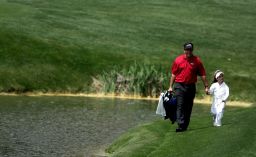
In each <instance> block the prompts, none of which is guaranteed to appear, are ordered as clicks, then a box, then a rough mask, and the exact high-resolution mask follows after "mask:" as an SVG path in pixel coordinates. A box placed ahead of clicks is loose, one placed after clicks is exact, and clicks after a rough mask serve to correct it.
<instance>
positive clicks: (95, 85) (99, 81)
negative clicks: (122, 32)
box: [91, 63, 169, 97]
mask: <svg viewBox="0 0 256 157" xmlns="http://www.w3.org/2000/svg"><path fill="white" fill-rule="evenodd" d="M168 78H169V72H165V71H164V69H163V68H162V67H161V66H156V65H147V64H145V63H144V64H138V63H134V64H133V65H131V66H130V67H128V68H120V67H118V68H115V69H113V70H111V71H110V72H107V71H104V72H103V73H102V74H99V75H97V76H96V77H93V78H92V79H93V82H92V85H91V91H92V92H96V93H104V94H109V93H111V94H115V95H133V96H150V97H156V96H158V95H159V93H160V92H161V91H162V90H163V89H165V87H167V84H166V83H168Z"/></svg>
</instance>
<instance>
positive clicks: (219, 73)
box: [215, 71, 224, 79]
mask: <svg viewBox="0 0 256 157" xmlns="http://www.w3.org/2000/svg"><path fill="white" fill-rule="evenodd" d="M221 74H222V75H224V73H223V72H222V71H218V72H217V73H216V75H215V78H216V79H217V78H218V77H219V76H220V75H221Z"/></svg>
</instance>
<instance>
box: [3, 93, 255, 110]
mask: <svg viewBox="0 0 256 157" xmlns="http://www.w3.org/2000/svg"><path fill="white" fill-rule="evenodd" d="M0 95H6V96H64V97H66V96H69V97H96V98H111V99H115V98H118V99H137V100H151V101H157V100H158V99H159V98H152V97H141V96H136V95H115V94H85V93H75V94H73V93H41V92H35V93H21V94H16V93H0ZM194 102H195V103H197V104H203V105H209V106H210V105H211V97H210V96H205V97H204V98H203V99H195V100H194ZM227 106H234V107H245V108H246V107H252V106H253V103H252V102H245V101H227Z"/></svg>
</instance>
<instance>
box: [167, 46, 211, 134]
mask: <svg viewBox="0 0 256 157" xmlns="http://www.w3.org/2000/svg"><path fill="white" fill-rule="evenodd" d="M197 76H200V77H201V79H202V81H203V83H204V86H205V92H206V93H207V92H208V90H209V88H208V81H207V79H206V72H205V69H204V66H203V64H202V62H201V60H200V58H199V57H197V56H194V55H193V44H192V43H185V44H184V54H182V55H180V56H178V57H177V58H176V59H175V61H174V62H173V65H172V76H171V79H170V87H169V90H168V91H174V93H175V96H176V98H177V120H176V121H177V123H178V128H177V129H176V132H182V131H185V130H187V128H188V125H189V122H190V116H191V112H192V107H193V102H194V98H195V93H196V85H195V83H196V82H197Z"/></svg>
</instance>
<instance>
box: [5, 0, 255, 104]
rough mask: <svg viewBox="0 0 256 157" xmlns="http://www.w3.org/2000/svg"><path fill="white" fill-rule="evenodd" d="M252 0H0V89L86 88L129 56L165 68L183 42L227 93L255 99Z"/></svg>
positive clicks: (124, 64) (125, 62)
mask: <svg viewBox="0 0 256 157" xmlns="http://www.w3.org/2000/svg"><path fill="white" fill-rule="evenodd" d="M255 7H256V1H254V0H246V1H241V0H233V1H230V0H209V1H204V0H198V1H191V0H190V1H189V0H140V1H137V0H126V1H125V0H108V1H106V0H105V1H103V0H72V1H70V0H23V1H20V0H0V28H1V29H0V75H1V77H0V91H1V92H12V91H16V92H26V91H43V92H63V91H65V92H88V86H90V83H91V76H94V75H96V74H99V73H101V72H102V71H103V70H106V71H108V70H111V69H112V68H113V67H114V66H122V67H124V68H126V67H128V66H129V65H130V64H132V63H134V60H136V61H137V62H139V63H141V62H143V63H146V64H157V65H162V66H163V67H164V68H166V70H167V71H168V70H169V67H170V65H171V62H172V60H173V59H174V58H175V57H176V56H177V55H178V54H180V53H182V52H183V51H182V45H183V43H184V42H185V41H192V42H194V43H195V46H196V48H195V54H197V55H199V56H200V57H201V59H202V60H203V62H204V63H205V67H206V69H207V73H208V74H209V75H210V76H211V74H212V73H213V72H214V71H215V70H216V69H222V70H223V71H224V72H225V74H226V81H227V83H228V84H229V86H230V87H231V99H233V100H235V99H238V100H243V101H255V100H256V96H255V91H254V89H255V87H256V83H255V82H256V80H255V78H256V73H255V71H256V69H255V63H256V62H255V61H256V53H255V50H256V44H255V43H254V41H256V31H255V26H256V22H255V21H256V16H255V14H256V10H255Z"/></svg>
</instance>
